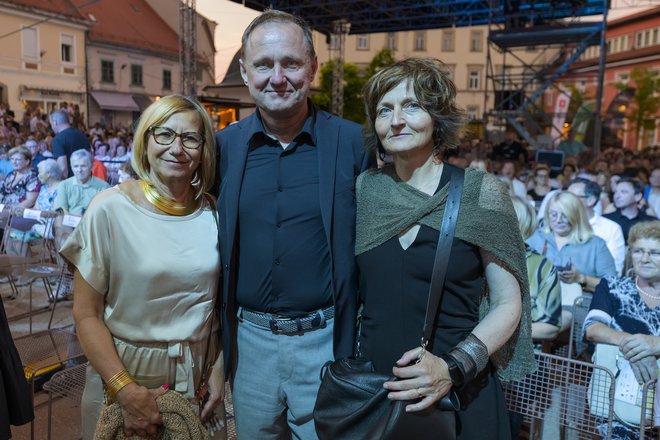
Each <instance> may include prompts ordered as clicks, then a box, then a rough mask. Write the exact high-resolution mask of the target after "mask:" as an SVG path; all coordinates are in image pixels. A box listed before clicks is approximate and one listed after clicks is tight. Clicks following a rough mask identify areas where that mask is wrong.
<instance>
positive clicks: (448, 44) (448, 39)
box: [442, 29, 454, 52]
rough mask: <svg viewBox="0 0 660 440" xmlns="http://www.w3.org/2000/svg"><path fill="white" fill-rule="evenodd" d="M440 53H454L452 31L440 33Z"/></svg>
mask: <svg viewBox="0 0 660 440" xmlns="http://www.w3.org/2000/svg"><path fill="white" fill-rule="evenodd" d="M442 51H443V52H453V51H454V30H453V29H451V30H446V31H442Z"/></svg>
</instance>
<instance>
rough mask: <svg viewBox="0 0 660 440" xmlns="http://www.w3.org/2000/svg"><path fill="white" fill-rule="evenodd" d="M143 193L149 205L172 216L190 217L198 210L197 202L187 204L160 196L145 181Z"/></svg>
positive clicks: (143, 182)
mask: <svg viewBox="0 0 660 440" xmlns="http://www.w3.org/2000/svg"><path fill="white" fill-rule="evenodd" d="M142 193H143V194H144V197H146V199H147V201H148V202H149V203H151V204H152V205H154V206H155V207H156V208H158V209H160V210H161V211H163V212H166V213H168V214H170V215H177V216H182V215H189V214H192V213H193V212H195V210H196V209H197V201H196V200H195V199H193V200H190V201H189V202H186V203H180V202H175V201H174V200H171V199H168V198H167V197H163V196H162V195H160V194H159V193H158V191H156V189H155V188H154V187H153V186H151V185H149V184H148V183H147V182H145V181H144V180H143V181H142Z"/></svg>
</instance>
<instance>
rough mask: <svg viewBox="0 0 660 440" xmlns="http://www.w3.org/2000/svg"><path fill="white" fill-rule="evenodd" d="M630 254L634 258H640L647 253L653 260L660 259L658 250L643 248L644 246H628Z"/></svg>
mask: <svg viewBox="0 0 660 440" xmlns="http://www.w3.org/2000/svg"><path fill="white" fill-rule="evenodd" d="M630 254H631V255H632V256H633V257H635V258H641V257H642V256H643V255H644V254H648V256H649V257H651V258H652V259H654V260H660V250H656V249H644V248H630Z"/></svg>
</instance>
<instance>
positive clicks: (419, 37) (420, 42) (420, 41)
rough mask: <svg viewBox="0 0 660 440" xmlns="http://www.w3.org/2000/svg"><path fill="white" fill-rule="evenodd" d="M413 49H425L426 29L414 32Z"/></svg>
mask: <svg viewBox="0 0 660 440" xmlns="http://www.w3.org/2000/svg"><path fill="white" fill-rule="evenodd" d="M414 50H415V51H425V50H426V31H416V32H415V48H414Z"/></svg>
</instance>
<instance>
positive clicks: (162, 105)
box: [131, 95, 216, 198]
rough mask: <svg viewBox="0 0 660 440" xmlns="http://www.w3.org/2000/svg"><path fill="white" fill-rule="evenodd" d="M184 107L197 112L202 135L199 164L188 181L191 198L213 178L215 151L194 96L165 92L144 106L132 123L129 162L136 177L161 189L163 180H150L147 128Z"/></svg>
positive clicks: (204, 114) (204, 115)
mask: <svg viewBox="0 0 660 440" xmlns="http://www.w3.org/2000/svg"><path fill="white" fill-rule="evenodd" d="M188 111H193V112H195V113H197V115H198V116H199V120H200V122H201V126H200V127H199V133H200V134H201V135H203V136H204V143H203V144H202V146H201V147H200V148H201V150H202V151H201V153H202V154H201V158H200V162H199V166H198V167H197V169H196V170H195V176H194V178H193V180H192V182H191V184H192V185H193V187H194V188H195V198H199V197H200V196H201V195H202V194H203V193H204V192H206V191H208V190H209V189H210V188H211V186H212V185H213V183H214V181H215V167H216V163H215V155H216V151H215V136H214V132H213V124H212V122H211V118H210V117H209V114H208V112H207V111H206V109H205V108H204V107H203V106H202V105H201V104H200V103H199V102H197V101H196V100H195V99H193V98H189V97H187V96H181V95H169V96H164V97H162V98H160V99H159V100H158V101H156V102H154V103H153V104H151V105H150V106H149V107H147V108H146V110H145V111H144V112H143V113H142V116H140V120H139V121H138V124H137V127H135V134H134V141H133V155H132V156H131V164H132V165H133V169H134V170H135V173H136V174H137V175H138V177H139V178H140V179H142V180H144V181H145V182H147V183H148V184H150V185H152V186H154V187H156V188H157V189H162V188H161V186H162V185H163V184H162V183H160V182H158V181H155V180H154V178H153V175H152V174H151V165H149V158H148V155H147V144H148V142H149V136H150V134H149V129H150V128H152V127H156V126H159V125H161V124H164V123H165V122H166V121H167V120H168V119H169V118H170V117H172V115H174V114H176V113H182V112H188Z"/></svg>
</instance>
